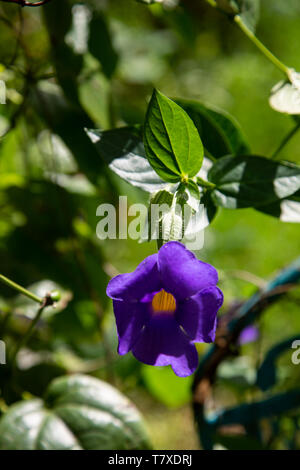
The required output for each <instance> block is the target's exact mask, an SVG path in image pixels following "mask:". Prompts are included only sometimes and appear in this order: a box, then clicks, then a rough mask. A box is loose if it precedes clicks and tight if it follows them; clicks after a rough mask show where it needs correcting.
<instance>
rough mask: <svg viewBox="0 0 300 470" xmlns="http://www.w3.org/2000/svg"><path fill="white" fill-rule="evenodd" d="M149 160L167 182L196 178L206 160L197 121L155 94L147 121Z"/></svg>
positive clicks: (146, 147) (145, 136)
mask: <svg viewBox="0 0 300 470" xmlns="http://www.w3.org/2000/svg"><path fill="white" fill-rule="evenodd" d="M144 144H145V150H146V155H147V158H148V160H149V162H150V164H151V166H152V167H153V168H154V170H155V171H156V172H157V174H158V175H159V176H160V177H161V178H162V179H164V180H165V181H180V180H181V179H187V178H188V177H192V176H195V175H196V174H197V173H198V171H199V170H200V168H201V165H202V161H203V146H202V143H201V140H200V137H199V134H198V132H197V129H196V127H195V126H194V124H193V121H192V120H191V119H190V118H189V116H188V115H187V113H186V112H185V111H184V110H183V109H182V108H181V107H180V106H178V105H177V104H176V103H174V101H171V100H170V99H169V98H167V97H166V96H164V95H163V94H162V93H160V92H159V91H156V90H155V91H154V93H153V95H152V98H151V101H150V104H149V107H148V111H147V116H146V121H145V128H144Z"/></svg>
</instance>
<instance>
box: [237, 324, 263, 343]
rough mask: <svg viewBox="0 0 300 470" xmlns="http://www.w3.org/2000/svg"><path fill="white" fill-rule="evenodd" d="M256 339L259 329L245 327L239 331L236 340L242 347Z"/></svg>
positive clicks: (252, 326) (251, 326)
mask: <svg viewBox="0 0 300 470" xmlns="http://www.w3.org/2000/svg"><path fill="white" fill-rule="evenodd" d="M258 337H259V329H258V328H257V327H256V326H254V325H250V326H246V328H244V329H243V330H242V331H241V334H240V336H239V339H238V344H240V345H242V344H247V343H252V342H253V341H256V340H257V339H258Z"/></svg>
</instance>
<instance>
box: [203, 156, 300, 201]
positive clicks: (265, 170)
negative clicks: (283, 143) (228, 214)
mask: <svg viewBox="0 0 300 470" xmlns="http://www.w3.org/2000/svg"><path fill="white" fill-rule="evenodd" d="M208 178H209V180H210V181H211V182H213V183H214V184H215V185H216V186H217V188H216V189H215V190H214V191H213V192H212V198H213V200H214V202H215V203H216V204H217V205H220V206H222V207H227V208H229V209H236V208H243V207H256V206H261V205H265V204H266V205H267V204H270V203H272V202H274V201H278V200H280V199H284V198H286V197H288V196H290V195H292V194H294V193H295V192H296V191H298V190H299V189H300V167H299V166H297V165H294V164H292V163H287V162H275V161H273V160H268V159H267V158H264V157H258V156H254V155H252V156H241V157H232V156H227V157H223V158H221V159H219V160H218V161H217V162H216V163H215V164H214V165H213V167H212V168H211V169H210V171H209V173H208Z"/></svg>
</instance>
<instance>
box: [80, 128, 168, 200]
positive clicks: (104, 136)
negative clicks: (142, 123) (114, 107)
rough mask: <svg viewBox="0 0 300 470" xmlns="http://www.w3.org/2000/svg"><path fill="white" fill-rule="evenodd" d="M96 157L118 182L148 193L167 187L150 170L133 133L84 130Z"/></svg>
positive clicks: (114, 130) (137, 136) (124, 129)
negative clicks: (95, 152) (120, 179)
mask: <svg viewBox="0 0 300 470" xmlns="http://www.w3.org/2000/svg"><path fill="white" fill-rule="evenodd" d="M87 134H88V136H89V137H90V139H91V141H92V142H93V143H94V144H95V146H96V149H97V151H98V153H99V155H100V156H101V157H102V159H103V160H105V162H106V163H107V164H108V165H109V168H110V169H111V170H112V171H113V172H114V173H116V174H117V175H118V176H120V178H122V179H124V180H125V181H127V182H128V183H130V184H132V185H133V186H137V187H138V188H141V189H143V190H144V191H147V192H149V193H153V192H156V191H158V190H160V189H163V188H165V187H166V186H169V184H168V183H165V182H164V181H163V180H162V179H161V178H160V177H159V176H158V175H157V173H156V172H155V171H154V170H153V168H152V167H151V165H150V163H149V162H148V160H147V158H146V156H145V150H144V145H143V142H142V140H141V137H140V136H139V133H138V131H137V129H135V128H133V127H123V128H120V129H113V130H109V131H100V130H94V129H88V130H87Z"/></svg>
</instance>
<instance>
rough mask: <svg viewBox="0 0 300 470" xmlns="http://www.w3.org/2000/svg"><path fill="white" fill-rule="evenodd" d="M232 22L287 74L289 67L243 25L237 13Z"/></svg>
mask: <svg viewBox="0 0 300 470" xmlns="http://www.w3.org/2000/svg"><path fill="white" fill-rule="evenodd" d="M234 22H235V23H236V24H237V25H238V27H239V28H240V29H241V30H242V31H243V33H244V34H245V35H246V36H247V37H248V38H249V39H250V41H252V42H253V44H254V45H255V46H256V47H257V48H258V49H259V50H260V51H261V52H262V53H263V54H264V56H265V57H266V58H267V59H268V60H269V61H270V62H272V63H273V64H274V65H275V67H277V68H278V69H279V70H281V72H283V73H284V74H285V75H288V71H289V67H287V66H286V65H284V64H283V63H282V62H281V61H280V60H279V59H277V57H276V56H275V55H274V54H273V53H272V52H271V51H270V50H269V49H268V48H267V47H266V46H265V45H264V44H263V43H262V42H261V41H260V40H259V39H258V38H257V37H256V36H255V34H254V33H253V32H252V31H251V30H250V29H249V28H248V27H247V26H246V25H245V23H244V22H243V21H242V19H241V17H240V16H239V15H235V16H234Z"/></svg>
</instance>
